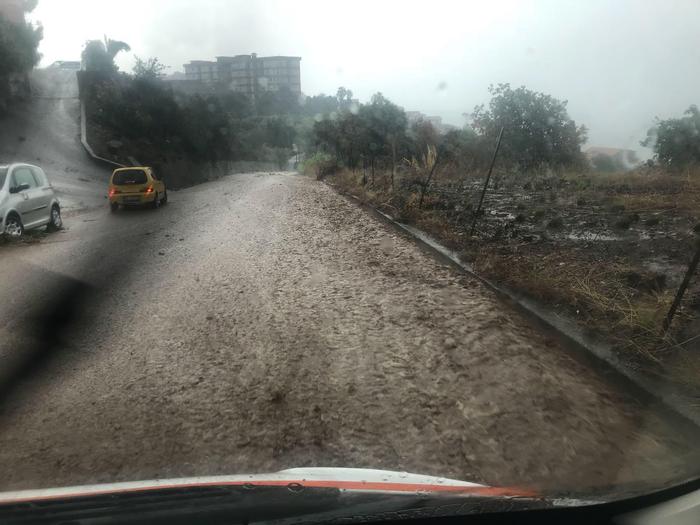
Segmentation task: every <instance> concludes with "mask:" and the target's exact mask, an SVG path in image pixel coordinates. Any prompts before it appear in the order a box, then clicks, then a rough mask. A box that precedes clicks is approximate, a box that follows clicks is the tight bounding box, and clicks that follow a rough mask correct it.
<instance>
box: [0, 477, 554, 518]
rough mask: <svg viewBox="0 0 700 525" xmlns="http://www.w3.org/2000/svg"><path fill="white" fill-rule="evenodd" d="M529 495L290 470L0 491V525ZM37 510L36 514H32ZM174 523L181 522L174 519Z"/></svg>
mask: <svg viewBox="0 0 700 525" xmlns="http://www.w3.org/2000/svg"><path fill="white" fill-rule="evenodd" d="M551 505H552V503H551V502H549V501H547V500H546V499H545V498H543V497H541V496H540V495H539V494H538V493H536V492H535V491H532V490H528V489H524V488H517V487H494V486H488V485H483V484H479V483H472V482H468V481H460V480H455V479H448V478H441V477H434V476H428V475H422V474H411V473H408V472H394V471H387V470H376V469H353V468H293V469H288V470H282V471H279V472H274V473H268V474H248V475H235V476H211V477H192V478H179V479H156V480H146V481H133V482H124V483H105V484H99V485H85V486H76V487H65V488H49V489H38V490H21V491H15V492H4V493H0V521H2V522H3V523H23V522H25V521H36V520H37V518H41V517H42V516H43V517H46V518H47V519H48V518H49V517H50V518H51V521H55V520H60V521H76V522H78V523H102V522H103V521H105V520H109V519H113V518H114V517H115V516H119V518H120V520H122V521H125V522H129V523H156V522H158V521H161V520H162V521H163V522H164V523H165V522H168V523H176V522H182V523H189V522H191V521H198V520H206V521H207V522H209V523H217V519H219V518H220V519H221V520H222V521H221V522H222V523H223V522H229V523H230V522H231V520H247V521H248V522H251V523H255V522H274V523H299V522H302V521H303V522H304V523H314V522H321V521H324V522H325V521H329V520H336V519H342V521H343V522H344V523H352V522H354V521H366V520H367V518H368V517H372V518H381V517H382V516H387V517H397V514H396V513H399V514H400V516H403V517H430V516H433V517H436V516H438V515H456V514H469V513H473V512H483V511H484V510H485V509H490V510H513V509H518V510H521V509H530V508H543V507H547V506H551ZM37 512H40V516H37V514H36V513H37ZM178 520H180V521H178Z"/></svg>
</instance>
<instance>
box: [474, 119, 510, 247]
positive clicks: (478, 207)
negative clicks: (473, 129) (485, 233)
mask: <svg viewBox="0 0 700 525" xmlns="http://www.w3.org/2000/svg"><path fill="white" fill-rule="evenodd" d="M503 129H504V128H502V127H501V131H500V132H499V133H498V140H497V141H496V149H495V150H494V151H493V157H492V158H491V165H490V166H489V172H488V174H487V175H486V182H484V189H483V190H481V198H480V199H479V206H477V208H476V211H475V212H474V220H473V221H472V229H471V232H470V233H469V236H470V237H473V236H474V231H475V230H476V221H477V219H478V218H479V212H480V211H481V205H482V204H483V202H484V195H486V188H488V186H489V181H490V180H491V172H492V171H493V165H494V164H495V163H496V155H498V150H499V148H500V147H501V138H503Z"/></svg>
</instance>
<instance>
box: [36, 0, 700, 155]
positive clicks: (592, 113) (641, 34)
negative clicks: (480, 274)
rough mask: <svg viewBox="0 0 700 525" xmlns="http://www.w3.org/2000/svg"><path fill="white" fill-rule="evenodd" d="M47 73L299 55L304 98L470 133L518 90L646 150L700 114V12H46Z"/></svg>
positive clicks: (210, 4)
mask: <svg viewBox="0 0 700 525" xmlns="http://www.w3.org/2000/svg"><path fill="white" fill-rule="evenodd" d="M32 19H33V20H35V21H40V22H41V23H42V24H43V25H44V40H43V42H42V44H41V52H42V53H43V55H44V58H43V61H42V64H43V65H47V64H50V63H51V62H53V61H55V60H69V59H78V58H79V56H80V51H81V49H82V47H83V45H84V43H85V41H86V40H88V39H92V38H101V37H102V36H103V35H105V34H106V35H108V36H109V37H110V38H114V39H118V40H124V41H126V42H128V43H129V44H130V45H131V47H132V52H131V53H129V54H123V55H122V56H120V57H119V59H118V64H119V66H120V67H121V68H122V69H123V70H130V69H131V66H132V64H133V57H134V55H137V56H139V57H143V58H146V57H154V56H155V57H158V58H159V59H160V60H161V61H162V62H163V63H165V64H167V65H168V66H171V69H170V70H169V71H182V64H184V63H185V62H187V61H189V60H191V59H212V58H213V57H215V56H217V55H236V54H245V53H252V52H257V53H258V55H263V56H264V55H296V56H301V57H302V61H301V75H302V91H303V92H304V93H306V94H307V95H313V94H317V93H321V92H323V93H326V94H333V93H335V91H336V89H337V88H338V86H341V85H342V86H345V87H348V88H350V89H352V90H353V92H354V93H355V96H356V97H358V98H360V100H362V101H364V100H367V99H368V98H369V97H370V96H371V95H372V93H375V92H377V91H381V92H382V93H384V94H385V95H386V96H387V97H389V98H390V99H391V100H393V101H394V102H396V103H397V104H399V105H401V106H403V107H404V108H405V109H407V110H420V111H423V112H425V113H427V114H430V115H439V116H441V117H443V119H445V121H447V122H449V123H452V124H457V125H462V124H464V122H465V121H464V118H463V117H462V114H463V113H465V112H466V113H469V112H471V111H472V109H473V108H474V106H475V105H476V104H479V103H483V102H487V101H488V99H489V95H488V91H487V88H488V85H489V84H491V83H498V82H510V83H511V84H512V85H514V86H518V85H525V86H527V87H529V88H531V89H535V90H538V91H544V92H546V93H549V94H551V95H553V96H555V97H557V98H561V99H566V100H568V101H569V106H568V107H569V114H570V115H571V117H572V118H573V119H574V120H576V121H577V122H578V123H581V124H585V125H586V126H587V127H588V128H589V130H590V131H589V141H588V145H594V146H611V147H624V148H630V149H636V150H637V151H639V152H640V153H641V154H644V152H643V151H642V148H640V146H639V141H640V140H641V139H643V138H644V137H645V134H646V130H647V129H648V127H649V126H650V125H651V124H652V123H653V118H654V116H659V117H662V118H665V117H669V116H677V115H680V114H681V113H682V111H683V110H685V109H686V108H687V107H688V106H689V105H690V104H693V103H695V104H700V31H699V30H698V29H699V26H698V21H699V20H700V1H698V0H677V1H674V0H654V1H644V0H636V1H635V0H608V1H602V0H578V1H575V0H571V1H567V0H533V1H526V0H522V1H498V0H485V1H464V0H463V1H454V2H446V1H440V0H431V1H420V2H413V1H408V0H401V1H381V0H371V1H364V0H354V1H352V2H350V1H344V2H335V1H333V0H319V1H305V0H294V1H289V2H283V1H255V2H253V1H248V0H243V1H238V0H120V1H113V0H110V1H102V0H40V1H39V6H38V7H37V9H36V10H35V12H34V13H32Z"/></svg>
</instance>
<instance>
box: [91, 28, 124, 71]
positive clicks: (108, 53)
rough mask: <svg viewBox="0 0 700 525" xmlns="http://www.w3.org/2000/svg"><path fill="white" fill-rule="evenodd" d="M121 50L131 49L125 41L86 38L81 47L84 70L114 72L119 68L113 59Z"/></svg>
mask: <svg viewBox="0 0 700 525" xmlns="http://www.w3.org/2000/svg"><path fill="white" fill-rule="evenodd" d="M121 51H131V47H129V44H127V43H126V42H122V41H120V40H112V39H111V38H107V37H106V36H105V37H104V41H102V40H88V41H87V43H86V44H85V49H83V53H82V59H83V67H84V68H85V70H86V71H102V72H108V73H109V72H116V71H118V70H119V68H118V67H117V65H116V64H115V63H114V59H115V57H116V56H117V54H119V53H120V52H121Z"/></svg>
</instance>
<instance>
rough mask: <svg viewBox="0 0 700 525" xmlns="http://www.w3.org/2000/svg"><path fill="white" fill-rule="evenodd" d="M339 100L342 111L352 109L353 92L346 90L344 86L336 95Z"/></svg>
mask: <svg viewBox="0 0 700 525" xmlns="http://www.w3.org/2000/svg"><path fill="white" fill-rule="evenodd" d="M335 98H336V99H337V100H338V107H339V108H340V109H350V108H351V106H352V91H351V90H349V89H345V88H344V87H343V86H340V87H339V88H338V92H337V93H336V95H335Z"/></svg>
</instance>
